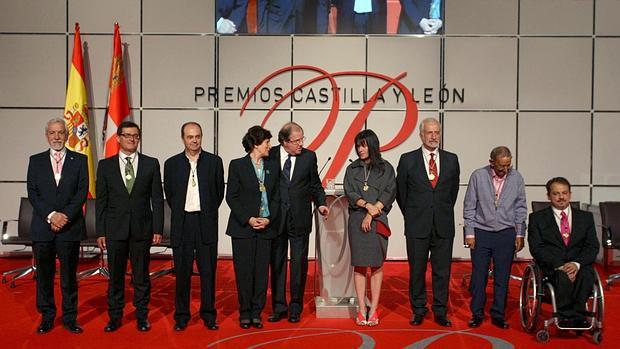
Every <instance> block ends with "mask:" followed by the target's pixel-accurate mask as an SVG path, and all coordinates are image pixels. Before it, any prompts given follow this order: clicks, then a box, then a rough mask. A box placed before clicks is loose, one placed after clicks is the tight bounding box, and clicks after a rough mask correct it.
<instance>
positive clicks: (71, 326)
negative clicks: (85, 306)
mask: <svg viewBox="0 0 620 349" xmlns="http://www.w3.org/2000/svg"><path fill="white" fill-rule="evenodd" d="M62 327H64V328H65V329H66V330H67V331H69V332H71V333H74V334H80V333H82V332H84V329H83V328H82V326H80V325H78V324H77V322H75V321H74V322H69V323H66V324H64V325H62Z"/></svg>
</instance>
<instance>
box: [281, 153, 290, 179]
mask: <svg viewBox="0 0 620 349" xmlns="http://www.w3.org/2000/svg"><path fill="white" fill-rule="evenodd" d="M282 174H283V175H284V178H286V183H290V182H291V154H289V155H288V157H287V158H286V161H284V167H283V168H282Z"/></svg>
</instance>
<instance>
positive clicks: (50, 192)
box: [27, 118, 598, 333]
mask: <svg viewBox="0 0 620 349" xmlns="http://www.w3.org/2000/svg"><path fill="white" fill-rule="evenodd" d="M419 131H420V139H421V141H422V146H421V147H420V148H419V149H417V150H414V151H411V152H408V153H405V154H403V155H402V156H401V158H400V160H399V163H398V167H397V171H395V170H394V168H393V167H392V165H391V164H390V163H389V162H388V161H386V160H385V159H383V158H382V156H381V152H380V142H379V139H378V137H377V135H376V134H375V133H374V132H373V131H372V130H369V129H367V130H363V131H361V132H359V133H358V134H357V135H356V137H355V150H356V153H357V156H358V159H356V160H355V161H352V162H351V163H350V164H349V166H348V167H347V169H346V173H345V177H344V191H345V195H346V196H347V198H348V200H349V222H348V227H349V229H348V239H349V244H350V247H351V248H350V249H351V263H352V265H353V267H354V284H355V290H356V294H357V300H358V304H359V311H358V313H357V316H356V318H355V322H356V323H357V324H358V325H368V326H376V325H378V324H379V312H378V308H379V299H380V293H381V283H382V279H383V270H382V266H383V262H384V260H385V258H386V255H387V246H388V238H389V237H390V235H391V234H392V231H391V229H390V226H389V222H388V218H387V216H388V213H389V212H390V211H391V209H392V206H393V204H394V202H395V201H396V202H397V203H398V206H399V207H400V210H401V212H402V214H403V216H404V223H405V232H404V233H405V236H406V243H407V255H408V261H409V276H410V277H409V300H410V303H411V308H412V312H413V317H412V318H411V321H410V323H411V324H412V325H414V326H417V325H421V324H422V323H423V321H424V318H425V315H426V314H427V312H428V308H427V295H426V285H425V274H426V267H427V260H428V258H429V255H430V262H431V266H432V290H433V301H432V311H433V314H434V320H435V322H436V323H437V324H439V325H441V326H446V327H449V326H451V325H452V323H451V321H450V319H449V318H448V316H447V314H448V303H449V302H448V300H449V297H448V290H449V281H450V267H451V258H452V247H453V240H454V235H455V224H454V205H455V202H456V199H457V194H458V190H459V176H460V168H459V162H458V158H457V156H456V155H455V154H453V153H450V152H448V151H445V150H442V149H439V144H440V140H441V125H440V123H439V121H438V120H437V119H434V118H427V119H424V120H422V122H421V123H420V126H419ZM45 134H46V137H47V140H48V143H49V145H50V149H49V150H47V151H45V152H42V153H39V154H36V155H33V156H32V157H31V158H30V163H29V167H28V179H27V189H28V197H29V200H30V202H31V203H32V206H33V218H32V225H31V235H32V239H33V251H34V256H35V259H36V263H37V268H38V269H37V271H38V278H37V309H38V311H39V312H40V313H41V315H42V321H41V324H40V326H39V327H38V329H37V331H38V332H39V333H46V332H49V331H50V330H51V329H52V328H53V322H54V318H55V316H56V306H55V304H54V296H53V295H54V292H53V278H54V272H55V258H56V256H58V259H59V260H60V267H61V291H62V298H63V301H62V314H63V315H62V320H63V324H64V327H65V328H66V329H67V330H69V331H70V332H72V333H81V332H82V331H83V330H82V327H81V326H80V325H79V324H78V323H77V280H76V271H77V264H78V263H77V262H78V252H79V246H80V241H81V240H82V239H84V238H85V223H84V216H83V205H84V203H85V201H86V197H87V193H88V170H87V159H86V157H85V156H84V155H81V154H78V153H75V152H72V151H70V150H68V149H67V148H66V147H65V142H66V140H67V128H66V125H65V123H64V120H62V119H52V120H50V121H49V122H48V123H47V125H46V128H45ZM117 137H118V143H119V146H120V152H119V154H118V155H116V156H113V157H110V158H107V159H104V160H101V161H100V162H99V165H98V169H97V181H96V194H97V195H96V230H97V235H98V236H99V238H98V239H97V243H98V244H99V247H100V248H101V249H102V250H107V253H108V266H109V272H110V280H109V285H108V291H107V299H108V315H109V321H108V323H107V324H106V326H105V327H104V331H106V332H113V331H116V330H117V329H118V328H120V327H121V325H122V318H123V309H124V305H125V299H124V289H125V275H126V269H127V261H128V260H129V261H130V262H131V269H132V283H131V284H132V286H133V288H134V298H133V305H134V307H135V308H136V319H137V329H138V330H139V331H149V330H150V328H151V325H150V323H149V321H148V313H149V308H148V305H149V301H150V288H151V285H150V278H149V261H150V247H151V246H152V245H157V244H159V243H160V242H161V239H162V231H163V226H164V204H165V203H164V202H165V201H164V193H165V195H166V202H167V205H168V206H169V207H170V211H171V223H170V242H171V246H172V250H173V260H174V270H175V274H176V293H175V312H174V320H175V325H174V330H175V331H183V330H185V329H186V327H187V326H188V323H189V320H190V318H191V314H190V310H189V303H190V289H191V275H192V270H193V264H194V261H196V265H197V267H198V272H199V274H200V290H201V292H200V295H201V296H200V297H201V303H200V311H199V313H200V318H201V319H202V321H203V322H204V325H205V327H207V328H208V329H210V330H217V329H218V325H217V322H216V317H217V312H216V309H215V282H216V277H215V275H216V268H217V243H218V211H219V207H220V205H221V203H222V201H223V200H224V198H225V199H226V203H227V204H228V206H229V207H230V216H229V219H228V225H227V227H226V234H227V235H229V236H230V237H231V239H232V252H233V265H234V272H235V277H236V285H237V294H238V301H239V325H240V327H241V328H244V329H247V328H250V327H254V328H262V327H263V322H262V317H261V314H262V312H263V310H264V307H265V304H266V297H267V288H268V286H269V277H271V295H272V302H271V303H272V313H271V315H270V316H269V317H268V319H267V321H269V322H277V321H280V320H282V319H285V318H288V321H289V322H291V323H297V322H299V321H300V320H301V316H302V311H303V304H304V299H303V296H304V289H305V283H306V277H307V272H308V244H309V235H310V232H311V231H312V214H313V210H312V204H314V206H315V207H316V210H317V211H318V212H319V214H321V215H323V216H326V215H329V209H328V207H327V206H326V202H325V192H324V190H323V187H322V185H321V181H320V178H319V173H318V169H317V157H316V154H315V153H314V152H313V151H311V150H308V149H306V148H304V147H303V145H304V141H305V136H304V131H303V129H302V127H301V126H300V125H298V124H296V123H294V122H288V123H286V124H285V125H283V126H282V128H281V129H280V131H279V132H278V142H279V145H278V146H276V147H273V148H272V147H271V138H272V134H271V132H270V131H269V130H267V129H264V128H262V127H260V126H253V127H251V128H250V129H249V130H248V131H247V133H246V134H245V135H244V136H243V139H242V142H241V143H242V146H243V149H244V150H245V152H246V155H245V156H244V157H241V158H238V159H235V160H232V161H231V162H230V165H229V169H228V180H227V189H226V190H224V171H223V163H222V159H221V158H220V157H219V156H217V155H214V154H211V153H209V152H207V151H205V150H203V149H202V128H201V126H200V124H198V123H196V122H187V123H185V124H183V126H182V127H181V139H182V142H183V145H184V150H183V151H182V152H181V153H179V154H177V155H174V156H172V157H171V158H169V159H167V160H166V162H165V163H164V181H163V190H162V181H161V175H160V165H159V161H158V160H157V159H155V158H152V157H149V156H147V155H145V154H142V153H140V152H138V146H139V143H140V139H141V130H140V127H139V126H138V125H137V124H135V123H133V122H130V121H125V122H123V123H121V124H120V125H119V126H118V129H117ZM511 159H512V155H511V153H510V150H509V149H508V148H507V147H503V146H500V147H496V148H494V149H493V151H492V152H491V158H490V164H489V165H488V166H485V167H483V168H481V169H479V170H476V171H475V172H474V173H473V174H472V176H471V179H470V182H469V185H468V189H467V193H466V195H465V205H464V214H463V215H464V218H465V234H466V235H465V236H466V242H467V243H468V244H469V246H470V247H471V249H472V251H471V254H472V266H473V271H472V282H471V290H472V301H471V305H470V309H471V312H472V319H471V321H470V322H469V326H471V327H478V326H480V325H481V323H482V321H483V319H484V306H485V302H486V291H485V288H486V282H487V278H488V270H489V263H490V260H491V259H492V260H493V265H494V271H495V273H494V301H493V306H492V307H491V319H492V323H493V324H494V325H496V326H498V327H501V328H508V324H507V322H506V320H505V317H504V310H505V307H506V297H507V290H508V288H507V286H508V285H507V284H508V278H509V275H510V267H511V265H512V259H513V258H512V257H513V254H514V252H515V251H518V250H520V249H522V248H523V245H524V234H525V219H526V215H527V209H526V204H525V189H524V182H523V178H522V177H521V175H520V174H519V173H518V172H517V171H516V170H514V169H512V167H511ZM547 190H548V195H549V197H550V200H551V204H552V207H553V211H552V209H551V208H550V209H549V211H550V212H551V213H550V215H551V217H552V218H553V217H554V216H553V215H557V216H558V217H561V218H558V217H556V219H555V221H557V227H555V226H554V225H553V224H551V226H552V227H555V229H556V230H558V234H559V232H561V233H562V236H564V235H565V234H568V235H566V236H569V237H568V239H569V240H570V241H571V244H570V245H569V244H565V245H562V246H552V247H551V248H550V247H548V246H547V244H549V241H550V240H553V239H552V238H549V237H548V236H547V235H549V234H553V233H555V230H553V229H551V228H549V227H548V226H547V225H546V224H547V223H549V222H547V221H549V220H547V221H540V220H539V216H538V215H536V216H532V217H531V218H530V231H532V233H531V235H530V248H531V251H532V254H533V256H534V257H535V258H536V259H537V260H538V259H540V260H541V261H542V263H543V269H544V270H546V271H547V272H549V273H550V274H551V275H555V276H554V277H555V278H556V279H557V281H558V282H561V283H562V285H563V287H564V289H563V290H564V292H562V296H563V297H564V302H558V304H560V305H561V306H560V313H561V314H563V316H565V317H566V319H569V320H570V321H581V320H582V318H583V314H584V313H585V309H584V308H583V306H579V305H575V304H579V303H580V302H581V300H582V299H583V297H584V295H585V297H586V299H587V294H588V292H587V290H588V287H590V288H591V282H590V281H592V278H593V276H592V275H593V274H592V275H590V274H591V272H592V266H591V264H592V263H593V262H594V258H595V256H596V251H598V241H597V239H596V236H595V235H594V228H593V221H591V214H587V213H585V212H581V211H578V210H573V211H572V213H571V211H570V206H568V209H567V207H566V206H567V203H570V184H569V183H568V181H566V180H565V179H563V178H560V179H557V178H555V179H552V180H551V181H550V183H548V185H547ZM558 210H559V211H561V212H564V211H565V210H568V213H567V214H568V216H569V217H572V219H573V221H572V223H571V222H569V223H567V221H566V218H565V217H564V213H557V212H556V211H558ZM588 215H589V216H588ZM542 218H546V216H545V217H540V219H542ZM569 219H571V218H569ZM576 219H579V221H578V222H577V220H576ZM555 221H551V222H555ZM573 223H574V224H573ZM590 225H591V226H590ZM571 230H574V231H577V232H578V233H577V234H571ZM564 242H566V240H564ZM289 246H290V280H289V283H290V285H289V288H290V299H289V300H288V301H287V297H286V280H287V270H288V268H287V256H288V255H289ZM563 247H565V248H566V249H568V248H570V249H571V252H570V253H565V252H566V251H564V250H562V248H563ZM554 249H555V250H557V251H555V250H554ZM544 250H548V251H551V252H557V253H555V254H554V253H551V254H544V253H543V252H542V251H544ZM544 263H547V264H544ZM270 271H271V273H270ZM557 273H562V274H557ZM556 274H557V275H556ZM368 277H369V278H370V293H371V297H370V304H366V299H367V298H366V295H367V290H366V285H367V278H368ZM575 280H579V281H578V282H575ZM592 282H593V281H592ZM588 285H589V286H588ZM584 290H585V291H584ZM583 303H585V300H584V302H581V304H582V305H583Z"/></svg>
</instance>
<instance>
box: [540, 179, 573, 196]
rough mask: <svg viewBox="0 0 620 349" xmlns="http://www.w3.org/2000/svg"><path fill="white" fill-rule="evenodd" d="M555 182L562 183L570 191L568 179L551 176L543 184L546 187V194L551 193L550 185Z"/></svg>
mask: <svg viewBox="0 0 620 349" xmlns="http://www.w3.org/2000/svg"><path fill="white" fill-rule="evenodd" d="M555 183H559V184H564V185H566V186H568V191H569V192H571V189H570V182H569V181H568V179H566V178H564V177H553V178H551V179H550V180H548V181H547V184H545V187H546V188H547V195H549V194H550V193H551V186H552V185H553V184H555Z"/></svg>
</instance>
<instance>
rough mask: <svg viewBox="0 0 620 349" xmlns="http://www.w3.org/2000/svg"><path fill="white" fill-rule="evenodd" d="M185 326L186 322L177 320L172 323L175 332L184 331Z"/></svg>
mask: <svg viewBox="0 0 620 349" xmlns="http://www.w3.org/2000/svg"><path fill="white" fill-rule="evenodd" d="M186 328H187V322H177V323H176V324H174V327H173V329H174V330H175V331H177V332H180V331H185V329H186Z"/></svg>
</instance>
